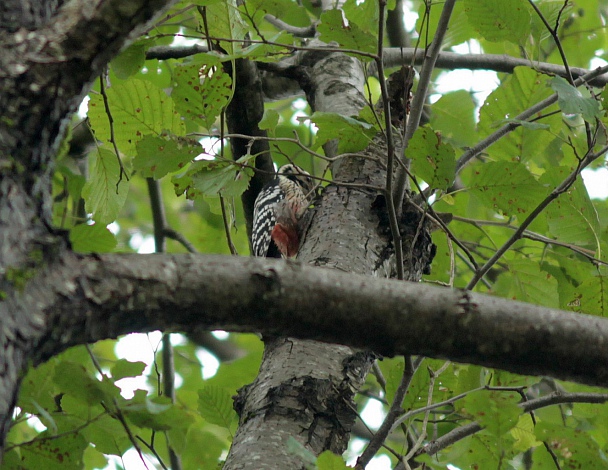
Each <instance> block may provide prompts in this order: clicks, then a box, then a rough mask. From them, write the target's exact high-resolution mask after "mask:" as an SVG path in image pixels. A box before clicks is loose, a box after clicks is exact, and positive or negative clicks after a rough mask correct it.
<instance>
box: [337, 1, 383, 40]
mask: <svg viewBox="0 0 608 470" xmlns="http://www.w3.org/2000/svg"><path fill="white" fill-rule="evenodd" d="M342 10H343V11H344V15H345V16H346V18H347V19H348V25H349V27H352V26H353V25H355V26H356V27H357V28H358V29H359V30H361V32H364V33H366V34H367V35H369V36H370V37H371V38H373V39H374V41H376V40H377V37H378V3H377V2H358V1H357V0H346V2H344V4H343V5H342ZM376 47H377V44H376Z"/></svg>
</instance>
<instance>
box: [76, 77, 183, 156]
mask: <svg viewBox="0 0 608 470" xmlns="http://www.w3.org/2000/svg"><path fill="white" fill-rule="evenodd" d="M106 95H107V98H108V105H109V108H110V112H111V114H112V119H113V127H114V138H115V141H116V144H117V145H118V148H119V149H120V151H121V152H124V153H126V154H128V155H132V154H133V153H134V150H135V144H136V143H137V141H139V140H141V139H142V138H143V136H145V135H149V134H152V135H159V134H160V133H161V132H162V131H164V130H165V131H169V132H171V133H173V134H175V135H183V134H184V132H185V127H184V123H183V122H182V120H181V117H180V115H179V114H178V113H177V112H176V111H175V108H174V105H173V100H172V99H171V98H170V97H169V96H167V94H166V93H165V92H164V91H163V90H161V89H160V88H157V87H156V86H154V85H153V84H152V83H151V82H149V81H146V80H136V79H131V80H129V81H127V82H124V83H122V84H120V85H115V86H112V87H111V88H108V89H106ZM88 116H89V119H90V121H91V127H92V128H93V129H94V131H95V137H96V138H97V139H99V140H101V141H102V142H110V121H109V117H108V115H107V113H106V110H105V105H104V102H103V97H102V96H101V95H99V94H95V95H92V96H91V100H90V101H89V113H88Z"/></svg>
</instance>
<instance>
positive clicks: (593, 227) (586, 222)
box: [539, 166, 602, 250]
mask: <svg viewBox="0 0 608 470" xmlns="http://www.w3.org/2000/svg"><path fill="white" fill-rule="evenodd" d="M573 170H574V168H569V167H563V166H561V167H555V168H550V169H548V170H547V171H546V172H545V173H544V174H543V175H542V176H541V178H540V180H539V182H540V183H541V184H542V185H544V186H545V187H549V188H551V187H556V186H557V185H559V184H561V182H562V181H564V180H565V179H566V177H567V176H568V175H569V174H570V173H571V172H572V171H573ZM545 216H546V219H547V223H548V226H549V232H550V233H551V235H553V236H554V237H555V238H556V239H558V240H559V241H561V242H564V243H573V244H576V245H578V246H582V247H589V248H595V249H598V250H599V243H600V240H601V239H602V233H601V227H600V221H599V217H598V214H597V211H596V210H595V207H594V206H593V203H592V202H591V199H590V198H589V193H588V192H587V188H586V187H585V185H584V183H583V181H582V180H581V178H578V179H577V180H576V182H575V183H574V184H573V185H572V186H571V187H570V189H569V190H568V191H566V192H565V193H563V194H561V195H560V196H559V197H558V198H557V199H555V200H554V201H553V202H551V204H549V206H548V207H547V209H546V210H545Z"/></svg>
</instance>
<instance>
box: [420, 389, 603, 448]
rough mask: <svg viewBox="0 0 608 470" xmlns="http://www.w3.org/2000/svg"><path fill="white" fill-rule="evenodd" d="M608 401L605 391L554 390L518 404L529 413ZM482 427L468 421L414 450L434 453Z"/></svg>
mask: <svg viewBox="0 0 608 470" xmlns="http://www.w3.org/2000/svg"><path fill="white" fill-rule="evenodd" d="M606 402H608V394H606V393H559V392H554V393H551V394H550V395H547V396H544V397H541V398H536V399H534V400H529V401H526V402H523V403H519V404H518V406H519V407H520V408H522V410H523V412H524V413H529V412H530V411H533V410H538V409H540V408H544V407H547V406H551V405H558V404H564V403H600V404H601V403H606ZM482 429H483V427H482V426H481V425H480V424H479V423H477V422H473V423H469V424H466V425H464V426H461V427H459V428H456V429H454V430H452V431H450V432H448V433H446V434H444V435H443V436H441V437H440V438H438V439H435V440H434V441H431V442H429V443H428V444H426V445H425V446H424V447H422V448H421V449H419V450H418V451H417V452H416V455H415V456H414V457H416V456H418V455H421V454H427V455H435V454H436V453H437V452H439V451H440V450H442V449H445V448H446V447H448V446H450V445H452V444H454V443H455V442H458V441H460V440H462V439H464V438H465V437H467V436H470V435H472V434H475V433H476V432H479V431H481V430H482Z"/></svg>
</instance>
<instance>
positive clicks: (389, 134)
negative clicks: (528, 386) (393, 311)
mask: <svg viewBox="0 0 608 470" xmlns="http://www.w3.org/2000/svg"><path fill="white" fill-rule="evenodd" d="M378 12H379V13H378V58H377V59H376V65H377V67H378V78H379V81H380V90H381V93H382V106H383V107H384V123H385V124H384V128H385V138H386V147H387V155H388V158H387V165H386V192H385V198H386V208H387V211H388V220H389V225H390V228H391V237H392V238H393V248H394V249H395V263H396V267H397V279H400V280H402V279H403V245H402V240H401V232H400V231H399V222H398V220H397V209H396V207H395V197H394V193H393V167H394V162H395V139H394V136H393V126H392V124H391V122H392V120H391V103H390V100H389V96H388V90H387V87H386V78H385V77H384V65H383V64H382V42H383V41H384V15H385V13H386V0H380V2H379V7H378ZM404 191H405V189H404Z"/></svg>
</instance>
